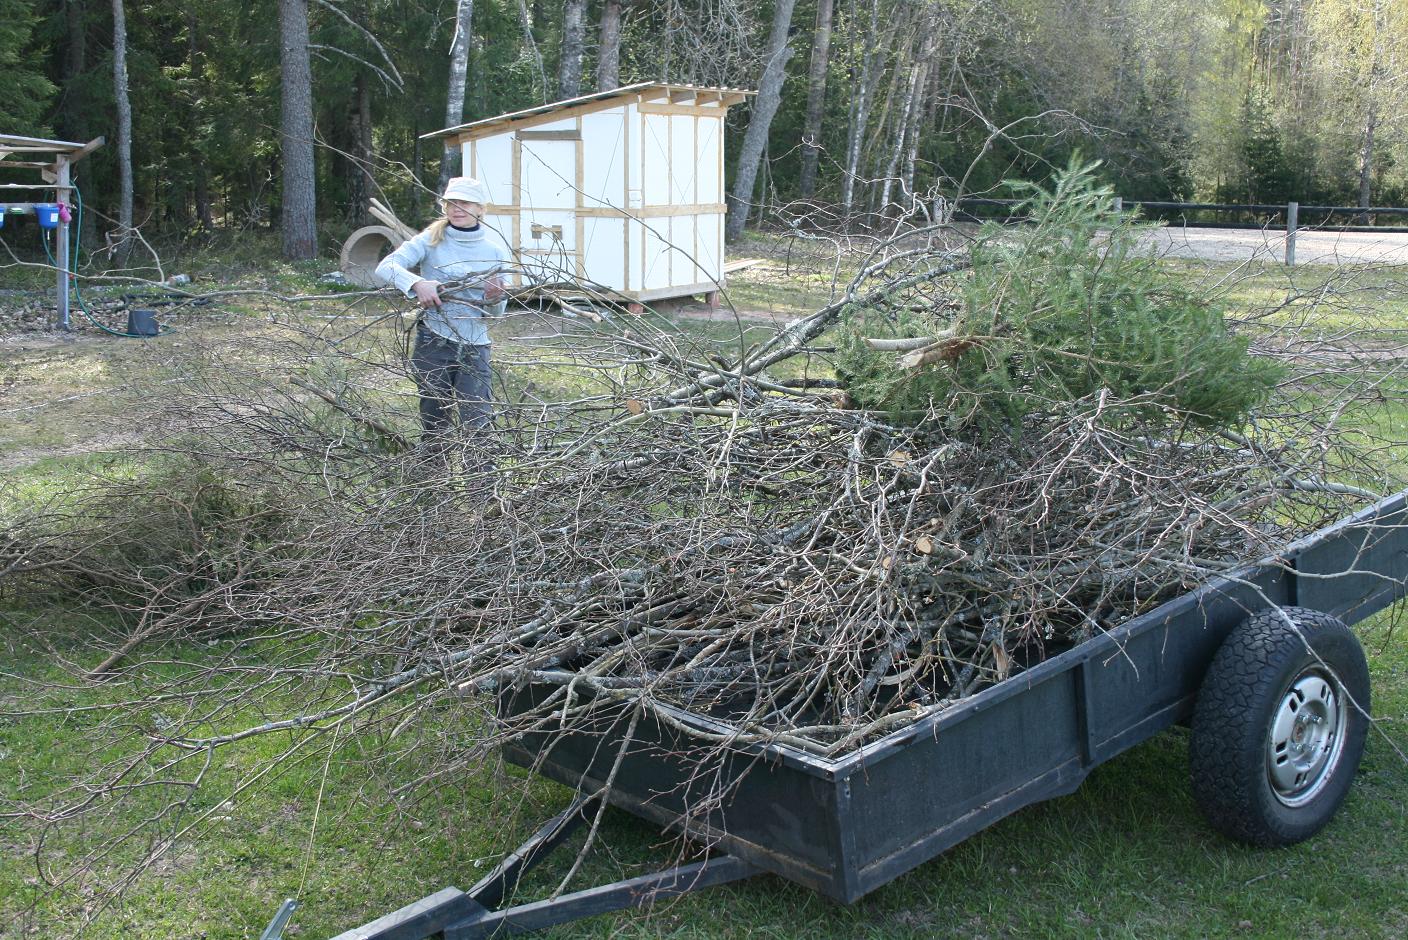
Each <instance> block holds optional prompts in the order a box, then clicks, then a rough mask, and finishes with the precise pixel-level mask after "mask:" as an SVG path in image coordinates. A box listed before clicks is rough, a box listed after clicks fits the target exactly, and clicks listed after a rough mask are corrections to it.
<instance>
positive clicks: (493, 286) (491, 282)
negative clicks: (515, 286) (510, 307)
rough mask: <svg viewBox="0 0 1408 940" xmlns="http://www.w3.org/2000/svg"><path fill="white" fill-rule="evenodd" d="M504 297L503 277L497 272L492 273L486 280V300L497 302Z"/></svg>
mask: <svg viewBox="0 0 1408 940" xmlns="http://www.w3.org/2000/svg"><path fill="white" fill-rule="evenodd" d="M503 299H504V282H503V278H501V277H499V275H497V274H491V275H489V276H488V277H487V278H485V280H484V302H485V303H486V304H496V303H498V302H499V301H500V300H503Z"/></svg>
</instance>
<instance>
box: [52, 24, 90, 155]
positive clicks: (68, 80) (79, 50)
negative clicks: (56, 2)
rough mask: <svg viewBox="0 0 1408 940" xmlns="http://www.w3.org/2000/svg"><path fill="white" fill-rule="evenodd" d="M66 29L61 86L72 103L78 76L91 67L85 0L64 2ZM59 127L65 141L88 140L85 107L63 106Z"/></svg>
mask: <svg viewBox="0 0 1408 940" xmlns="http://www.w3.org/2000/svg"><path fill="white" fill-rule="evenodd" d="M64 31H65V37H66V38H65V41H64V70H63V86H62V87H63V88H64V89H65V96H66V102H68V103H72V102H73V98H74V95H75V91H74V90H75V89H76V88H77V87H78V84H77V83H78V77H79V76H80V75H82V74H83V71H84V70H85V69H86V68H88V43H87V39H88V33H87V29H86V24H85V23H84V17H83V0H68V2H67V3H65V4H64ZM59 127H60V129H61V130H60V133H62V134H63V135H64V140H78V141H86V140H87V139H88V127H87V121H85V120H84V116H83V109H82V108H73V107H66V108H63V109H61V110H60V112H59Z"/></svg>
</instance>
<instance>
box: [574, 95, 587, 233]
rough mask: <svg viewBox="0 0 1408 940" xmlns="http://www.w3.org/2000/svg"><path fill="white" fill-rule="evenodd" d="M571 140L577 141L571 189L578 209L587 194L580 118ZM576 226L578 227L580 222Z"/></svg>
mask: <svg viewBox="0 0 1408 940" xmlns="http://www.w3.org/2000/svg"><path fill="white" fill-rule="evenodd" d="M573 139H574V140H576V141H577V146H576V148H575V149H576V151H577V152H576V153H575V154H574V156H575V157H576V160H577V165H576V168H575V170H574V172H575V174H576V177H575V182H574V184H573V187H574V188H575V189H576V199H575V200H574V201H573V202H574V205H576V207H577V208H578V209H580V208H582V197H583V196H584V195H586V192H587V168H586V164H585V162H584V157H583V155H582V152H583V148H584V147H585V146H586V145H585V144H584V143H583V142H582V119H581V118H580V117H579V118H577V136H576V137H575V138H573ZM578 224H579V226H580V222H579V223H578ZM577 244H579V245H580V244H581V241H580V240H579V241H578V242H577Z"/></svg>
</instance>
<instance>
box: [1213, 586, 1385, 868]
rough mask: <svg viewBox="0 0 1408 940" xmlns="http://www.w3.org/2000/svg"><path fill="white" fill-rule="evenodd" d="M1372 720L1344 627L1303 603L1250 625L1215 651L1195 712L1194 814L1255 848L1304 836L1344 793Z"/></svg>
mask: <svg viewBox="0 0 1408 940" xmlns="http://www.w3.org/2000/svg"><path fill="white" fill-rule="evenodd" d="M1288 621H1289V622H1288ZM1368 714H1369V668H1368V665H1367V663H1366V662H1365V660H1364V650H1363V649H1362V648H1361V647H1360V645H1359V640H1358V639H1357V638H1356V637H1355V636H1354V633H1353V632H1351V631H1350V629H1349V627H1347V626H1345V625H1344V623H1343V622H1342V621H1340V620H1339V619H1338V618H1336V617H1332V616H1330V615H1329V614H1326V613H1321V612H1320V611H1315V610H1307V609H1305V608H1301V607H1286V608H1281V609H1279V610H1277V609H1272V610H1265V611H1262V612H1261V613H1258V614H1255V615H1254V616H1252V617H1249V618H1248V619H1247V620H1245V621H1244V622H1243V623H1242V624H1240V625H1239V626H1238V627H1237V628H1236V629H1234V630H1233V631H1232V633H1231V634H1230V635H1229V636H1228V637H1227V639H1226V640H1225V641H1224V642H1223V644H1222V646H1221V647H1219V649H1218V651H1217V654H1216V655H1215V656H1214V657H1213V661H1212V665H1211V666H1210V667H1209V668H1208V672H1207V675H1206V677H1205V678H1204V679H1203V685H1202V689H1201V691H1200V692H1199V694H1198V701H1197V704H1196V706H1195V707H1194V711H1193V726H1192V734H1191V736H1190V738H1189V769H1190V771H1191V773H1192V778H1193V794H1194V796H1195V797H1196V799H1197V802H1198V806H1199V808H1200V809H1201V810H1202V811H1203V814H1204V815H1205V816H1207V818H1208V821H1209V822H1211V823H1212V825H1213V827H1214V828H1215V829H1217V830H1218V831H1219V832H1222V833H1223V834H1225V835H1227V836H1230V837H1232V838H1234V839H1237V840H1239V841H1241V842H1246V843H1249V844H1251V845H1259V846H1280V845H1293V844H1295V843H1297V842H1300V841H1302V840H1304V839H1308V838H1309V837H1310V836H1312V835H1314V834H1315V833H1316V832H1318V831H1319V830H1320V829H1321V828H1323V827H1324V826H1325V824H1326V823H1328V822H1329V821H1330V818H1331V817H1332V816H1334V814H1335V811H1336V810H1337V809H1339V807H1340V804H1341V803H1343V802H1344V798H1345V796H1346V795H1347V794H1348V793H1349V788H1350V785H1351V784H1352V783H1353V781H1354V773H1355V771H1356V770H1357V769H1358V767H1359V759H1360V757H1361V756H1363V753H1364V740H1365V737H1366V735H1367V732H1368V728H1369V720H1368Z"/></svg>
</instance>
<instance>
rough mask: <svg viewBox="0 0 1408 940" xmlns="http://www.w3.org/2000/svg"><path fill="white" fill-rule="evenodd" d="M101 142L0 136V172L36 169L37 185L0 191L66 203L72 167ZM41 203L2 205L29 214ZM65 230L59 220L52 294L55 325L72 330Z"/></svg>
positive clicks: (2, 187) (5, 185) (3, 187)
mask: <svg viewBox="0 0 1408 940" xmlns="http://www.w3.org/2000/svg"><path fill="white" fill-rule="evenodd" d="M104 143H105V138H102V137H98V138H96V139H94V140H90V141H88V142H87V143H86V144H82V143H77V142H75V141H71V140H49V139H47V138H43V137H21V136H18V135H16V134H0V170H10V169H13V170H38V171H39V180H40V181H39V182H38V183H0V192H9V191H20V192H24V191H28V192H36V191H38V192H45V191H49V192H52V193H53V194H54V198H53V200H51V201H52V202H67V201H68V195H69V193H70V192H71V191H72V190H73V178H72V167H73V165H74V164H75V163H77V162H78V161H79V160H82V159H83V158H84V157H86V156H88V154H90V153H92V152H93V151H94V150H97V149H98V148H99V147H101V146H102V145H103V144H104ZM11 158H16V159H11ZM43 204H44V203H41V202H34V201H30V200H24V201H20V202H13V203H11V202H7V203H6V206H7V208H8V207H9V206H14V205H19V206H23V207H24V209H25V210H28V211H30V212H33V211H34V208H35V206H38V205H43ZM68 227H69V223H68V222H65V221H63V220H62V218H61V219H60V220H59V226H58V228H57V229H56V230H55V231H56V233H57V242H58V250H57V251H55V253H54V261H55V266H56V267H57V268H58V282H57V285H56V293H57V297H58V308H59V326H60V327H61V328H62V329H63V330H65V331H68V330H71V329H72V328H73V326H72V324H71V323H70V322H69V286H70V282H71V281H72V279H73V277H72V272H71V271H69V256H68V234H69V233H68Z"/></svg>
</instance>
